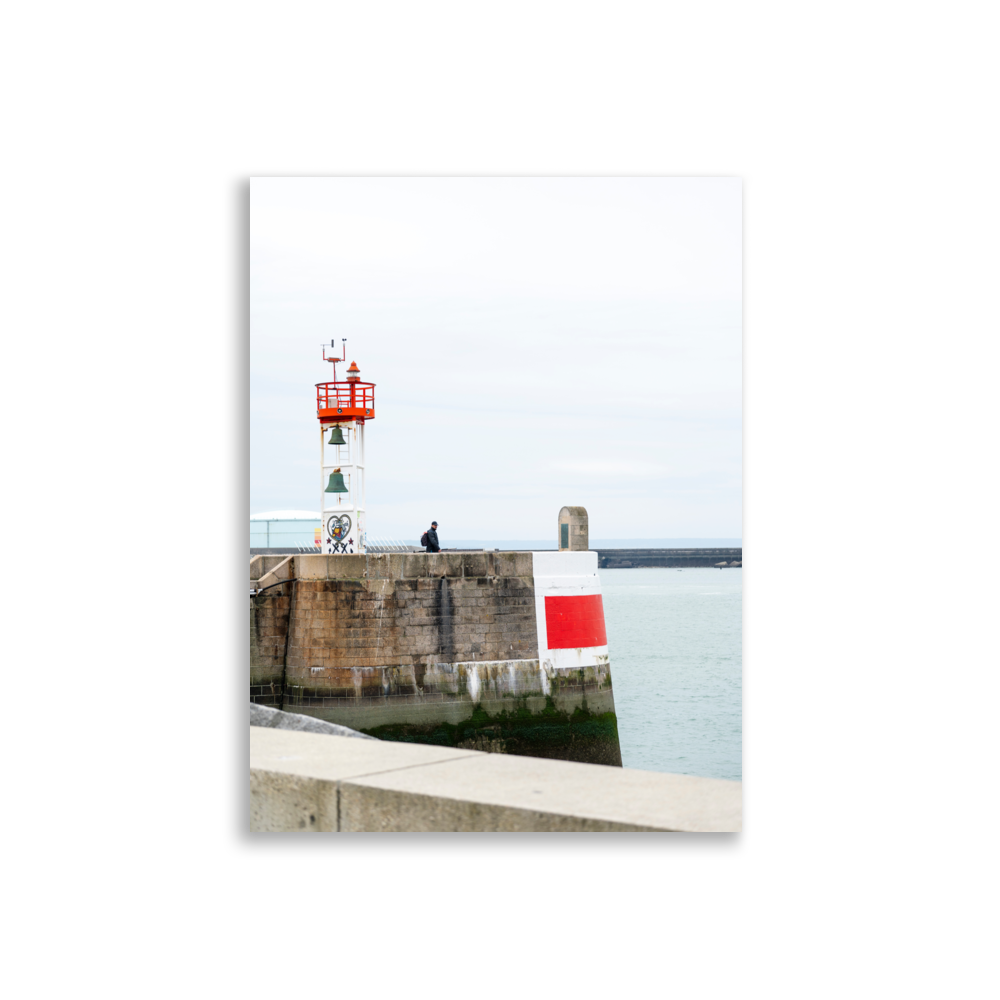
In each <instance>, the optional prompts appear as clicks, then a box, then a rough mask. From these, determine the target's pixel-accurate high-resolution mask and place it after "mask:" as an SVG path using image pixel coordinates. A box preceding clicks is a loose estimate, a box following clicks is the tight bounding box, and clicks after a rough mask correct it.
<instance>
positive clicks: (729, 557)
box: [594, 548, 743, 569]
mask: <svg viewBox="0 0 1000 1000" xmlns="http://www.w3.org/2000/svg"><path fill="white" fill-rule="evenodd" d="M594 551H596V552H597V567H598V569H627V568H628V567H631V566H676V567H677V568H678V569H684V568H686V567H688V566H720V564H721V563H725V564H726V565H727V566H732V565H733V563H735V564H736V565H737V566H742V565H743V549H742V548H739V549H595V550H594ZM720 568H721V567H720Z"/></svg>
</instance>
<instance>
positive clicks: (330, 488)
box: [323, 469, 350, 493]
mask: <svg viewBox="0 0 1000 1000" xmlns="http://www.w3.org/2000/svg"><path fill="white" fill-rule="evenodd" d="M323 492H324V493H349V492H350V490H348V488H347V487H346V486H345V485H344V475H343V473H342V472H341V471H340V469H334V470H333V472H331V473H330V482H329V483H328V484H327V487H326V489H325V490H324V491H323Z"/></svg>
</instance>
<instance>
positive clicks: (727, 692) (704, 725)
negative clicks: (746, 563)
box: [600, 567, 743, 780]
mask: <svg viewBox="0 0 1000 1000" xmlns="http://www.w3.org/2000/svg"><path fill="white" fill-rule="evenodd" d="M600 578H601V591H602V593H603V595H604V618H605V623H606V626H607V631H608V648H609V652H610V654H611V681H612V684H613V686H614V693H615V711H616V712H617V715H618V735H619V738H620V740H621V748H622V763H623V764H624V765H625V767H637V768H642V769H643V770H646V771H673V772H675V773H677V774H697V775H701V776H702V777H707V778H730V779H735V780H742V778H743V704H742V702H743V651H742V637H743V570H742V569H738V568H733V569H721V570H720V569H710V568H708V567H705V568H700V567H699V568H695V569H683V570H677V569H670V568H658V567H650V568H641V569H602V570H601V571H600Z"/></svg>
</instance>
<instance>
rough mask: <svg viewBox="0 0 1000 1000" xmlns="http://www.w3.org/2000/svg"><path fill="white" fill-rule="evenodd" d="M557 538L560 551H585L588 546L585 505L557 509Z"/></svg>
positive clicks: (588, 532) (588, 528)
mask: <svg viewBox="0 0 1000 1000" xmlns="http://www.w3.org/2000/svg"><path fill="white" fill-rule="evenodd" d="M558 540H559V551H560V552H586V551H587V549H589V548H590V527H589V524H588V518H587V508H586V507H563V509H562V510H561V511H559V539H558Z"/></svg>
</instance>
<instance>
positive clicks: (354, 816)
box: [250, 728, 743, 833]
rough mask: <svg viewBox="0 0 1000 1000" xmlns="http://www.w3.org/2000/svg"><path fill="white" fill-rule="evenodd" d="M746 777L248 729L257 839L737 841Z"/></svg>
mask: <svg viewBox="0 0 1000 1000" xmlns="http://www.w3.org/2000/svg"><path fill="white" fill-rule="evenodd" d="M742 825H743V786H742V783H741V782H738V781H721V780H719V779H715V778H696V777H691V776H689V775H681V774H660V773H658V772H653V771H635V770H624V769H622V768H614V767H602V766H601V765H598V764H580V763H574V762H570V761H561V760H541V759H537V758H533V757H515V756H507V755H501V754H487V753H479V752H476V751H474V750H455V749H451V748H448V747H436V746H413V745H409V744H405V743H383V742H380V741H374V740H371V741H370V740H357V739H348V738H346V737H342V736H326V735H319V734H316V733H302V732H290V731H287V730H275V729H261V728H252V729H251V730H250V830H251V831H252V832H260V833H264V832H304V833H320V832H341V833H352V832H354V833H361V832H686V833H738V832H740V831H741V830H742Z"/></svg>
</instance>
